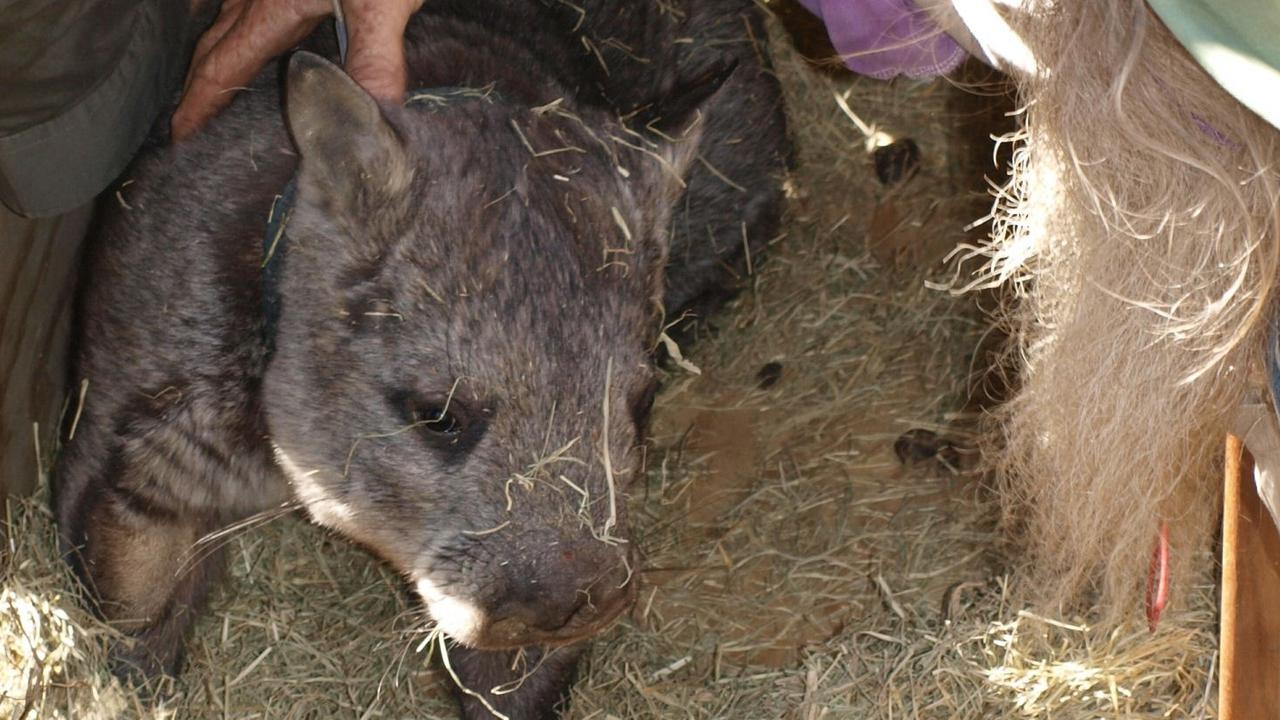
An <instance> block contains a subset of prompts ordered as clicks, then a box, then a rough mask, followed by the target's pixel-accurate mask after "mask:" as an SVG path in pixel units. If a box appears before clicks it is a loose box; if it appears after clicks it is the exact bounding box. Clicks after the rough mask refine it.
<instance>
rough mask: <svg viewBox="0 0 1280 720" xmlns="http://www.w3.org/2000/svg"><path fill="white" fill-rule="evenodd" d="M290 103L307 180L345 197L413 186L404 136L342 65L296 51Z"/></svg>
mask: <svg viewBox="0 0 1280 720" xmlns="http://www.w3.org/2000/svg"><path fill="white" fill-rule="evenodd" d="M286 103H287V105H286V108H285V114H286V116H287V118H288V121H289V130H290V132H291V133H292V134H293V141H294V143H295V144H297V146H298V152H299V154H300V155H301V157H302V160H301V165H300V167H299V175H300V177H301V180H302V182H304V183H315V184H317V185H319V187H320V189H321V190H322V191H324V192H326V193H332V194H334V195H336V196H337V197H339V198H343V199H347V198H355V197H359V196H361V195H362V194H363V193H362V191H368V190H382V191H386V192H391V193H395V192H399V191H400V190H403V189H404V187H405V186H406V185H408V181H409V176H410V172H409V166H408V162H407V159H406V155H405V151H404V145H403V143H402V142H401V140H400V137H399V136H398V135H397V134H396V131H395V129H394V128H392V127H391V125H390V124H388V123H387V121H386V118H384V117H383V116H382V111H381V110H379V109H378V104H377V102H375V101H374V99H373V98H372V97H370V96H369V94H368V93H366V92H365V91H364V89H363V88H361V87H360V86H359V85H357V84H356V82H355V81H354V80H352V79H351V78H350V76H348V75H347V74H346V73H345V72H343V71H342V70H341V69H340V68H339V67H338V66H336V65H334V64H333V63H331V62H329V61H327V60H325V59H324V58H321V57H320V56H319V55H315V54H312V53H309V52H298V53H295V54H294V55H293V57H292V58H291V59H290V60H289V74H288V78H287V94H286Z"/></svg>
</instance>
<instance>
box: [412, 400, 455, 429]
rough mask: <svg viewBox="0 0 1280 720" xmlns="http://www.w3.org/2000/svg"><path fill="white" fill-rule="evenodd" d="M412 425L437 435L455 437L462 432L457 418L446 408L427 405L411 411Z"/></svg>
mask: <svg viewBox="0 0 1280 720" xmlns="http://www.w3.org/2000/svg"><path fill="white" fill-rule="evenodd" d="M413 418H414V420H413V424H414V425H417V426H418V427H421V428H422V429H423V430H426V431H427V432H433V433H435V434H437V435H457V434H458V433H460V432H462V423H460V422H458V416H457V415H455V414H454V413H453V411H452V410H450V409H448V408H447V407H440V406H437V405H429V406H427V407H425V408H422V409H419V410H414V411H413Z"/></svg>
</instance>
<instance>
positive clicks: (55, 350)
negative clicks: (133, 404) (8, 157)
mask: <svg viewBox="0 0 1280 720" xmlns="http://www.w3.org/2000/svg"><path fill="white" fill-rule="evenodd" d="M89 214H90V213H89V208H87V207H86V208H81V209H80V210H76V211H73V212H71V213H67V214H65V215H61V216H59V217H56V218H43V219H28V218H23V217H19V216H17V215H14V214H13V213H11V212H9V211H8V210H7V209H6V208H4V207H3V206H0V503H2V502H3V498H4V496H5V495H6V494H8V493H24V492H28V491H29V490H30V489H31V488H32V486H33V485H34V483H35V479H36V468H37V464H36V453H35V447H36V438H35V433H34V427H35V424H36V423H38V424H39V428H40V444H41V447H42V448H46V449H47V448H50V447H52V443H53V441H54V439H55V437H56V427H55V426H56V423H57V418H58V412H59V410H60V408H61V405H62V400H63V396H64V389H65V384H66V380H67V377H66V373H67V370H66V360H67V342H68V338H69V336H70V328H71V307H72V296H73V293H74V290H75V276H76V266H77V259H78V257H79V251H80V244H81V239H82V238H83V236H84V232H85V228H87V227H88V222H89ZM46 455H47V452H46Z"/></svg>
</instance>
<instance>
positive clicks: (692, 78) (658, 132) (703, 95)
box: [638, 57, 738, 177]
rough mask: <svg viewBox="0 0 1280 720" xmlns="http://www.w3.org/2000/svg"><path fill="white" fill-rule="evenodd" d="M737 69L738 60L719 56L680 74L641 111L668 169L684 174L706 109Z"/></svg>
mask: <svg viewBox="0 0 1280 720" xmlns="http://www.w3.org/2000/svg"><path fill="white" fill-rule="evenodd" d="M737 68H738V61H737V60H735V59H732V58H728V57H725V58H720V59H717V60H715V61H713V62H711V63H709V64H707V65H704V66H702V67H700V68H698V69H697V70H695V71H693V72H686V73H683V74H681V75H680V76H679V77H678V78H677V80H676V82H675V84H674V85H673V86H672V88H671V89H670V90H668V91H667V92H665V93H663V95H662V97H660V98H657V99H656V100H654V101H653V102H652V103H650V104H649V105H648V106H647V107H645V108H644V109H643V110H642V111H641V112H640V113H639V114H638V118H639V120H640V121H641V123H643V125H644V127H645V128H646V129H647V130H649V132H651V133H653V135H654V136H655V138H656V140H657V143H658V147H659V152H660V153H661V155H662V157H663V158H664V159H665V160H666V161H667V162H668V163H669V165H670V167H669V168H668V169H669V170H674V171H675V174H676V175H677V176H680V177H683V176H684V174H685V171H686V170H688V167H689V164H690V163H691V162H692V161H693V159H694V158H696V157H697V152H698V141H699V140H700V139H701V137H702V125H703V123H702V114H703V109H704V108H705V107H706V106H707V104H708V103H709V102H710V101H711V99H712V98H713V97H715V95H716V93H718V92H720V88H721V87H722V86H724V84H725V82H726V81H727V80H728V79H729V78H730V77H731V76H732V75H733V73H734V71H735V70H737Z"/></svg>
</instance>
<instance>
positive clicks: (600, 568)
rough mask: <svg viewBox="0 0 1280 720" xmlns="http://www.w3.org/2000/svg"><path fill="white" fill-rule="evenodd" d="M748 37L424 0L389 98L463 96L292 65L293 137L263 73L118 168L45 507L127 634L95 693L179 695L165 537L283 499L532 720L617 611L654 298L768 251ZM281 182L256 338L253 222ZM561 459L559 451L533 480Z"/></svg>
mask: <svg viewBox="0 0 1280 720" xmlns="http://www.w3.org/2000/svg"><path fill="white" fill-rule="evenodd" d="M760 30H761V28H760V22H759V18H758V17H756V15H755V12H754V9H753V8H751V7H750V3H749V2H747V0H707V1H705V2H697V3H689V4H688V6H684V5H682V4H681V3H678V2H676V3H673V2H670V0H668V2H665V3H663V5H662V6H659V5H658V4H657V3H650V2H648V1H647V0H636V1H635V2H604V1H603V0H600V1H597V2H587V3H585V15H583V16H581V17H579V15H578V14H577V12H576V11H574V10H573V9H572V7H571V6H570V5H568V4H563V3H556V2H547V3H543V2H539V1H537V0H530V1H529V2H527V3H515V2H500V1H499V0H491V1H490V0H483V1H482V0H431V1H430V2H428V3H427V4H426V7H425V9H424V11H423V12H422V13H420V14H419V15H418V16H416V17H415V18H414V20H413V22H412V23H411V25H410V28H409V31H408V34H407V45H408V49H409V62H410V68H411V74H412V79H411V86H412V87H422V88H441V87H446V86H448V87H459V86H465V87H473V88H478V87H485V86H490V84H492V88H493V91H492V92H491V93H490V94H489V95H488V96H487V97H484V98H477V97H452V98H451V99H449V100H448V101H447V102H446V103H444V104H438V103H435V102H433V101H419V102H413V103H409V104H408V105H407V106H406V107H388V106H383V107H381V108H379V107H378V106H376V105H375V104H374V103H373V102H372V101H371V100H370V99H369V98H368V96H366V95H364V94H363V92H362V91H360V90H359V89H358V88H357V87H356V86H355V85H354V84H353V83H351V82H350V80H349V79H347V78H346V77H345V76H344V75H342V74H341V73H340V72H338V71H337V70H336V69H334V68H333V67H332V66H330V65H327V64H326V63H324V62H323V61H320V60H318V59H315V58H314V56H307V55H301V56H297V57H296V59H295V60H294V62H293V63H292V65H291V67H290V72H289V78H288V92H287V99H288V103H287V104H288V108H287V112H286V113H283V114H282V111H281V103H280V94H279V93H278V92H277V90H276V88H277V81H276V77H277V75H276V74H275V73H274V72H273V73H267V74H264V76H263V77H261V78H259V80H258V81H257V82H256V83H255V84H254V86H253V88H251V89H250V90H249V91H246V92H243V93H241V94H240V95H239V96H238V98H237V100H236V101H235V102H234V103H233V104H232V105H231V107H230V108H228V109H227V110H226V111H225V112H224V113H223V114H222V115H221V116H220V117H219V118H217V119H216V120H215V121H214V122H213V123H212V124H211V125H210V126H209V128H208V129H207V130H206V131H204V132H203V133H202V134H200V135H199V136H197V137H196V138H193V139H192V140H190V141H188V142H185V143H181V144H177V145H174V146H171V147H168V148H162V149H157V150H154V151H149V152H148V153H146V154H145V155H144V156H143V157H141V158H140V159H139V160H138V161H137V162H136V163H135V165H134V166H133V168H132V169H131V171H130V173H129V175H128V177H129V179H130V180H132V183H130V184H128V185H127V186H125V187H124V188H123V189H122V196H123V198H124V199H125V201H126V202H127V203H128V205H129V206H128V207H124V206H115V205H114V204H113V206H112V207H110V208H109V209H108V210H107V211H106V212H105V213H104V216H103V217H102V219H101V223H100V226H99V228H98V233H97V237H96V238H95V239H94V241H93V242H92V244H91V250H90V252H89V255H88V258H87V260H86V263H87V264H86V271H85V277H86V283H85V287H84V290H83V294H82V298H81V312H80V339H79V344H80V349H79V353H78V363H79V364H78V368H79V374H80V376H81V377H83V378H85V379H88V380H89V381H90V385H89V390H88V393H87V398H86V402H85V405H84V409H83V413H82V414H81V416H80V418H79V421H78V424H77V428H76V432H75V435H74V438H73V439H72V440H71V441H70V443H69V445H68V448H67V452H66V454H65V458H64V460H63V462H62V464H61V467H60V478H59V492H58V498H57V500H58V502H57V505H58V508H57V510H58V519H59V522H60V525H61V532H62V538H63V542H64V544H65V547H66V549H67V551H68V555H69V557H71V558H72V560H73V562H74V563H75V564H76V566H77V568H78V569H79V570H80V572H81V574H82V576H83V577H84V578H85V580H86V583H87V584H88V585H89V586H90V588H91V589H92V590H93V591H94V594H95V597H96V598H97V600H98V602H99V607H100V608H101V610H102V612H103V613H104V615H105V616H107V617H108V618H110V619H112V620H113V621H115V622H117V623H118V624H119V625H120V626H121V627H122V628H124V629H125V630H126V631H127V632H129V633H130V634H131V635H133V636H134V637H135V638H137V640H138V642H137V643H136V644H134V645H132V646H131V647H124V646H121V647H119V648H116V650H115V657H116V660H117V662H118V663H119V669H121V670H122V671H126V672H137V673H141V674H143V675H147V676H150V675H154V674H156V673H160V672H168V673H172V672H176V671H177V669H178V667H179V665H180V661H181V648H182V641H183V636H184V634H185V632H186V630H187V628H188V627H189V625H190V622H191V620H192V618H193V616H194V613H196V612H198V610H199V608H200V607H201V605H202V603H203V600H204V597H205V595H206V593H207V591H208V588H209V584H210V580H211V579H212V577H213V576H214V575H215V574H216V570H217V567H218V565H219V559H218V556H217V553H216V552H215V553H213V554H211V555H209V556H207V557H205V558H204V559H203V560H200V561H196V562H191V561H190V554H189V548H190V547H191V545H192V543H193V542H194V541H195V540H197V539H198V538H200V537H201V536H203V535H205V534H206V533H208V532H210V531H212V530H214V529H217V528H219V527H222V526H224V525H226V524H227V523H229V522H232V521H235V520H237V519H240V518H243V517H246V516H248V515H250V514H252V513H255V512H258V511H261V510H263V509H266V508H270V507H272V506H275V505H278V504H279V503H282V502H285V501H287V500H288V499H290V498H291V497H297V498H298V499H300V500H302V501H303V502H304V503H305V504H306V505H307V507H308V509H309V510H310V512H311V514H312V516H313V517H315V518H316V519H317V520H318V521H320V522H322V523H325V524H328V525H331V526H333V527H336V528H337V529H339V530H340V531H342V532H343V533H345V534H346V535H348V536H350V537H351V538H353V539H354V540H356V541H357V542H360V543H362V544H363V545H365V546H367V547H368V548H369V549H371V550H372V551H373V552H375V553H377V554H378V555H380V556H382V557H383V558H385V559H386V560H387V561H388V562H390V563H391V564H392V565H393V566H395V567H396V568H397V569H399V570H401V571H402V572H404V573H405V574H406V575H408V576H411V577H414V578H416V577H420V576H429V577H430V579H431V582H432V583H434V584H435V585H436V586H438V587H440V588H442V589H444V590H446V591H447V592H448V593H449V594H450V595H451V596H453V597H460V598H464V599H466V600H467V601H468V602H469V603H471V604H473V605H474V606H476V607H478V608H481V609H483V611H484V612H485V615H486V617H487V618H488V623H487V624H486V625H485V627H484V628H483V630H482V631H478V632H477V635H476V637H475V638H474V640H473V643H472V644H473V646H474V647H472V648H464V647H461V646H459V647H457V649H456V650H455V651H454V652H453V655H452V656H451V657H452V660H453V662H454V664H455V666H456V668H457V670H458V672H459V674H460V677H461V679H462V680H463V682H464V683H465V684H466V685H467V686H468V687H471V688H473V689H475V690H477V691H480V692H482V693H484V694H485V695H486V697H487V698H488V699H489V700H490V701H491V702H492V703H493V704H494V705H495V706H496V707H497V708H498V709H499V710H501V711H502V712H504V713H506V714H508V715H509V716H510V717H512V718H535V717H544V716H553V715H554V712H555V707H556V704H557V702H558V700H559V698H560V697H561V696H562V695H563V693H564V692H565V689H566V687H567V683H568V681H569V679H570V678H571V675H572V671H573V667H574V665H575V662H576V659H577V657H578V655H579V654H580V652H581V650H580V646H581V643H579V644H578V645H570V644H568V643H571V642H573V641H576V640H579V639H582V638H585V637H588V636H590V635H591V634H593V633H595V632H598V630H599V629H600V628H602V627H604V626H605V625H606V624H608V623H609V622H610V621H612V620H613V619H614V618H615V617H616V616H617V615H618V614H619V613H620V612H622V611H623V610H624V609H625V608H626V607H627V606H628V605H629V604H630V602H631V599H632V598H633V597H634V593H635V587H636V582H635V579H634V577H635V576H634V571H635V563H636V558H635V557H634V553H633V552H632V550H631V545H630V544H629V543H626V542H625V537H626V514H625V502H624V499H623V498H622V497H619V498H618V499H617V502H616V503H613V504H611V503H610V502H608V500H607V498H608V496H609V487H608V485H609V483H608V482H607V472H606V470H605V465H604V460H603V458H604V456H605V454H606V448H605V445H606V443H605V442H604V439H605V436H606V428H607V438H608V443H607V446H608V447H607V454H608V458H609V461H610V463H611V465H612V471H613V476H614V478H615V482H614V487H615V488H616V489H617V490H618V492H619V493H623V492H625V489H626V486H627V484H629V483H630V482H631V481H632V480H634V479H635V478H636V477H637V476H638V475H639V469H640V468H639V467H638V466H639V457H638V453H637V452H636V450H635V447H636V444H637V442H638V440H639V438H640V436H641V433H642V431H643V425H644V421H645V417H646V416H647V413H648V404H649V403H650V402H651V398H652V392H653V371H652V360H651V351H652V348H653V346H654V341H655V337H656V332H657V329H658V327H659V323H660V322H661V318H662V313H661V312H660V308H661V306H663V305H665V307H666V308H667V315H668V317H669V316H670V315H671V314H672V313H673V312H679V311H682V310H685V309H690V308H692V309H695V310H699V311H705V310H706V309H708V308H710V307H713V306H714V305H715V304H716V303H717V302H719V301H720V300H721V299H722V298H723V297H725V296H727V294H728V293H729V292H731V291H732V288H733V286H734V284H735V281H736V278H737V277H738V275H739V274H740V273H741V268H742V265H743V257H742V253H743V247H744V243H743V233H744V232H745V233H746V238H747V243H748V244H749V245H750V246H751V248H752V250H753V251H757V252H758V251H759V250H760V249H761V248H762V247H763V245H764V243H765V242H767V241H768V240H769V239H770V237H771V236H772V235H773V233H774V232H775V231H776V228H777V220H778V212H779V204H780V186H781V179H782V177H781V176H782V174H783V173H784V171H785V162H786V150H785V133H784V126H783V119H782V115H781V107H780V99H779V93H778V88H777V86H776V82H775V81H774V80H773V78H772V76H771V75H770V74H769V71H768V67H767V63H765V62H764V60H763V59H762V56H761V55H760V54H759V53H760V52H762V50H761V49H760V48H757V47H756V46H754V45H753V43H752V42H751V39H750V38H749V37H748V34H749V33H754V34H755V35H756V37H757V38H759V37H761V33H760ZM582 37H586V38H588V39H589V45H590V46H592V47H594V48H595V49H596V50H597V51H598V52H592V51H588V50H585V49H584V47H586V45H584V43H583V42H582V40H581V38H582ZM677 38H693V42H692V43H680V42H674V41H675V40H676V39H677ZM611 39H612V41H611ZM312 44H313V46H320V45H323V44H324V43H323V42H322V41H320V40H315V41H312ZM735 66H736V68H735ZM606 69H607V70H606ZM726 77H727V78H728V79H727V80H725V78H726ZM722 81H723V82H724V85H723V87H719V83H720V82H722ZM717 87H719V90H718V91H716V88H717ZM556 101H558V102H556ZM551 103H555V104H554V105H550V104H551ZM620 117H625V118H626V119H625V121H620V120H619V118H620ZM285 118H287V125H288V127H289V131H288V132H287V131H286V122H284V121H282V120H283V119H285ZM646 125H647V126H648V129H646V128H645V126H646ZM290 135H292V140H291V137H290ZM664 137H666V138H667V139H664ZM699 137H700V138H701V142H700V144H699ZM531 148H532V150H533V152H531ZM566 148H567V149H566ZM552 151H554V152H552ZM299 155H300V156H301V162H300V163H299V162H298V156H299ZM708 166H711V167H714V168H716V170H717V172H718V173H719V174H723V175H725V176H728V177H729V178H731V179H732V183H733V184H732V185H731V184H727V183H725V182H723V181H722V180H720V179H718V178H717V177H716V174H717V173H713V172H711V170H710V169H709V167H708ZM295 172H296V174H297V177H298V188H299V190H298V200H297V203H296V206H295V207H294V209H293V210H292V213H291V215H290V219H289V224H288V236H289V239H288V246H287V254H285V255H284V256H283V265H282V268H281V273H280V280H279V297H280V299H281V304H282V311H281V315H280V319H279V322H278V327H276V328H274V329H266V328H264V321H263V305H264V296H263V283H262V274H261V271H260V267H261V264H262V260H263V250H262V237H263V225H264V221H265V218H266V217H267V215H268V212H269V210H270V208H271V205H272V201H273V199H274V197H275V196H276V195H277V194H278V193H279V192H280V191H281V189H282V188H284V187H285V185H286V184H287V182H288V181H289V179H290V177H292V176H294V174H295ZM681 176H683V177H685V178H686V179H687V182H688V185H687V187H685V186H683V185H682V183H681V180H680V177H681ZM735 185H736V186H737V187H734V186H735ZM624 226H625V227H624ZM669 229H672V232H670V233H669V232H668V231H669ZM628 236H629V237H628ZM668 257H669V258H670V265H669V267H667V270H666V275H665V284H664V272H663V271H664V266H666V265H667V259H668ZM664 288H665V289H664ZM272 334H273V335H274V339H275V351H274V354H271V353H270V352H269V350H268V347H269V345H268V343H267V342H265V340H264V338H266V337H268V336H269V335H272ZM607 371H611V374H609V377H608V393H607V395H606V374H607ZM606 399H607V402H606ZM442 408H447V409H448V411H449V414H450V419H449V420H447V421H440V422H432V421H433V420H435V419H436V416H437V415H438V414H439V411H440V409H442ZM570 443H572V445H570ZM565 446H568V447H569V449H568V451H567V452H566V454H567V455H568V456H571V457H573V458H576V459H577V461H568V460H561V461H559V462H555V463H552V464H550V465H545V466H543V468H542V472H535V471H534V470H536V468H532V467H531V466H534V465H535V463H536V462H537V461H538V460H539V459H540V458H544V457H546V456H547V455H548V454H549V453H550V452H551V451H554V450H557V449H559V448H562V447H565ZM282 463H283V465H286V466H291V467H292V469H291V470H289V469H285V470H284V471H282ZM575 488H579V489H582V490H585V491H586V492H587V493H589V503H588V504H587V505H586V507H585V510H584V509H583V506H582V496H581V495H580V493H579V491H578V490H577V489H575ZM611 508H613V509H614V514H613V516H612V517H613V519H614V524H613V526H612V528H611V529H610V532H609V533H608V534H607V537H605V539H604V540H603V541H602V539H601V537H600V536H601V531H602V530H603V529H604V528H605V526H606V525H607V524H608V523H609V518H610V517H611V516H610V510H611ZM612 538H617V540H614V539H612ZM543 646H547V647H551V648H552V649H551V650H549V651H548V650H544V649H541V648H542V647H543ZM520 647H525V648H526V651H525V658H524V659H525V661H526V662H527V663H528V664H527V665H526V666H525V667H527V668H534V667H536V668H537V669H536V671H534V672H533V673H532V674H531V675H530V676H529V677H527V678H526V679H525V681H524V683H523V685H521V687H520V689H519V690H517V691H515V692H512V693H509V694H505V695H501V696H497V695H492V694H490V693H488V692H487V691H488V689H489V688H491V687H493V686H495V685H498V684H500V683H504V682H508V681H510V680H512V679H515V678H516V677H518V676H519V674H520V671H519V669H517V670H515V671H513V670H512V669H511V668H512V662H511V660H512V657H513V654H514V653H515V652H516V649H517V648H520ZM460 700H461V702H462V705H463V709H464V715H466V716H467V717H484V716H486V715H487V713H486V711H485V710H484V708H483V707H482V706H481V704H480V703H479V702H477V701H476V700H475V699H474V698H472V697H470V696H462V697H460Z"/></svg>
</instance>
